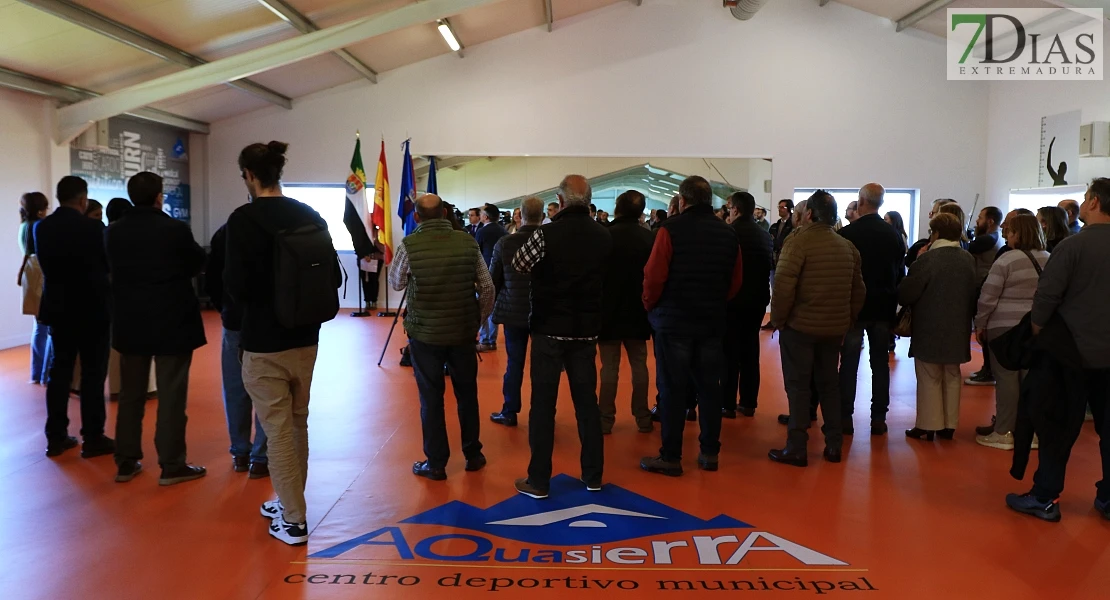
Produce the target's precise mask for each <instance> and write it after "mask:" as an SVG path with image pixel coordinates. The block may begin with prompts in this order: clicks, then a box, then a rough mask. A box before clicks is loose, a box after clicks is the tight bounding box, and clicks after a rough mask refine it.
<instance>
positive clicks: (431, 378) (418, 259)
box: [389, 194, 495, 481]
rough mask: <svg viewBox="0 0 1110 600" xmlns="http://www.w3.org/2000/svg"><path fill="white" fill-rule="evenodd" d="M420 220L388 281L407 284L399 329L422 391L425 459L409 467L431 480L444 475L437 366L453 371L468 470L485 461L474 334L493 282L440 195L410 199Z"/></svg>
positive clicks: (489, 307) (489, 305)
mask: <svg viewBox="0 0 1110 600" xmlns="http://www.w3.org/2000/svg"><path fill="white" fill-rule="evenodd" d="M416 222H417V223H419V226H418V227H417V228H416V230H415V231H413V232H412V233H411V234H409V235H408V236H406V237H405V239H403V240H402V241H401V243H400V244H399V245H398V247H397V252H396V253H395V254H394V256H393V264H392V265H391V266H390V268H389V285H390V286H392V287H393V289H394V290H397V291H401V290H403V289H405V288H406V287H407V288H408V313H407V315H406V316H405V330H406V331H407V332H408V334H409V353H410V355H411V356H412V366H413V374H414V375H415V376H416V387H417V389H418V390H419V391H420V423H421V427H422V429H423V434H424V455H425V456H426V457H427V459H426V460H423V461H420V462H418V463H416V464H414V465H413V466H412V472H413V474H414V475H417V476H420V477H426V478H428V479H431V480H433V481H443V480H445V479H447V472H446V470H445V469H446V467H447V459H448V458H449V457H450V456H451V447H450V445H449V444H448V442H447V423H446V420H445V418H444V410H443V393H444V378H443V367H444V365H447V369H448V370H449V371H450V373H451V387H452V388H453V389H454V390H455V402H456V403H457V404H458V411H459V424H460V425H461V427H462V439H463V448H462V450H463V455H464V456H465V457H466V470H467V471H478V470H481V468H482V467H484V466H486V457H485V456H483V455H482V443H481V442H480V441H478V435H479V430H480V427H481V420H480V419H479V417H478V356H477V354H475V352H474V337H475V336H476V335H478V327H479V325H480V324H481V323H484V322H485V321H486V319H488V318H489V315H490V313H491V312H493V300H494V295H495V292H494V287H493V279H492V278H491V277H490V274H489V269H487V268H486V261H485V260H484V259H483V258H482V253H481V252H480V251H479V250H478V243H477V242H475V241H474V238H473V237H471V236H470V235H469V234H467V233H466V232H465V231H455V230H454V229H453V228H452V226H451V222H450V221H448V220H447V218H446V214H445V212H444V207H443V201H442V200H441V199H440V198H439V196H436V195H434V194H427V195H425V196H422V197H420V198H418V199H417V200H416Z"/></svg>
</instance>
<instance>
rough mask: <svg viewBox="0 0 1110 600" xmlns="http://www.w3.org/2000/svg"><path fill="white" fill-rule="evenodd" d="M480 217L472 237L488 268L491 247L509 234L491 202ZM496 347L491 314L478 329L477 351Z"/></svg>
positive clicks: (497, 210)
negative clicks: (479, 222) (477, 227)
mask: <svg viewBox="0 0 1110 600" xmlns="http://www.w3.org/2000/svg"><path fill="white" fill-rule="evenodd" d="M481 219H482V223H481V225H480V226H479V229H478V232H477V233H475V234H474V239H475V241H477V242H478V248H479V249H480V250H481V252H482V259H483V260H485V261H486V268H487V269H488V268H489V267H490V265H491V264H492V263H493V247H494V246H496V245H497V242H498V240H500V239H501V238H503V237H505V236H507V235H509V232H508V231H506V230H505V227H503V226H502V225H501V211H500V210H499V209H498V208H497V207H496V206H494V205H492V204H487V205H485V206H484V207H483V208H482V216H481ZM496 349H497V323H494V322H493V315H492V314H491V315H490V316H489V318H487V319H486V321H485V322H484V323H482V328H481V329H479V330H478V352H493V351H494V350H496Z"/></svg>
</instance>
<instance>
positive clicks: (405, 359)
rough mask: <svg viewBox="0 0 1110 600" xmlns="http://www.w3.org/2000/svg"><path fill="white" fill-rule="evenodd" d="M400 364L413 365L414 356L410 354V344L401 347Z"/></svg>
mask: <svg viewBox="0 0 1110 600" xmlns="http://www.w3.org/2000/svg"><path fill="white" fill-rule="evenodd" d="M399 364H400V365H401V366H402V367H411V366H412V356H411V355H409V347H408V346H405V347H404V348H401V362H400V363H399Z"/></svg>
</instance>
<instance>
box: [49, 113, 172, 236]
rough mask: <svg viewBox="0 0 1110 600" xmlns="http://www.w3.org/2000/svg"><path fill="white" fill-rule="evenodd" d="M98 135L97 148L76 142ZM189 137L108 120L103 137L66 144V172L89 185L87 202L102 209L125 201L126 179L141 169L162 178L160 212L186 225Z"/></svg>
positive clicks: (153, 126) (123, 120)
mask: <svg viewBox="0 0 1110 600" xmlns="http://www.w3.org/2000/svg"><path fill="white" fill-rule="evenodd" d="M97 137H100V144H96V143H88V142H84V143H82V140H88V139H96V138H97ZM188 144H189V133H188V132H186V131H184V130H180V129H174V128H172V127H166V126H164V125H157V124H154V123H148V122H146V121H139V120H133V119H128V118H124V117H114V118H111V119H108V131H107V136H106V137H105V136H102V135H101V136H97V135H88V136H82V137H80V138H78V140H77V141H75V142H74V143H73V144H72V145H71V146H70V171H71V172H72V174H74V175H76V176H78V177H81V178H83V179H85V181H88V182H89V198H92V199H95V200H98V201H100V203H101V204H104V205H107V204H108V201H109V200H111V199H112V198H116V197H120V198H127V180H128V179H130V178H131V176H132V175H135V174H136V173H139V172H142V171H151V172H153V173H157V174H158V175H161V176H162V178H163V179H164V182H163V183H164V188H165V189H164V191H163V194H164V195H165V201H164V204H163V206H162V210H163V211H164V212H165V213H166V214H168V215H170V216H171V217H173V218H175V219H178V220H181V221H185V222H186V223H189V220H190V219H189V212H190V210H189V209H190V201H191V199H190V196H189V152H188Z"/></svg>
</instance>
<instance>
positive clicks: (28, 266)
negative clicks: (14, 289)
mask: <svg viewBox="0 0 1110 600" xmlns="http://www.w3.org/2000/svg"><path fill="white" fill-rule="evenodd" d="M19 284H20V287H21V288H22V289H23V314H25V315H31V316H34V317H37V316H38V315H39V307H40V306H41V304H42V267H40V266H39V259H38V257H36V256H35V255H34V254H28V255H27V256H25V257H23V272H22V275H21V276H20V280H19Z"/></svg>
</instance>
